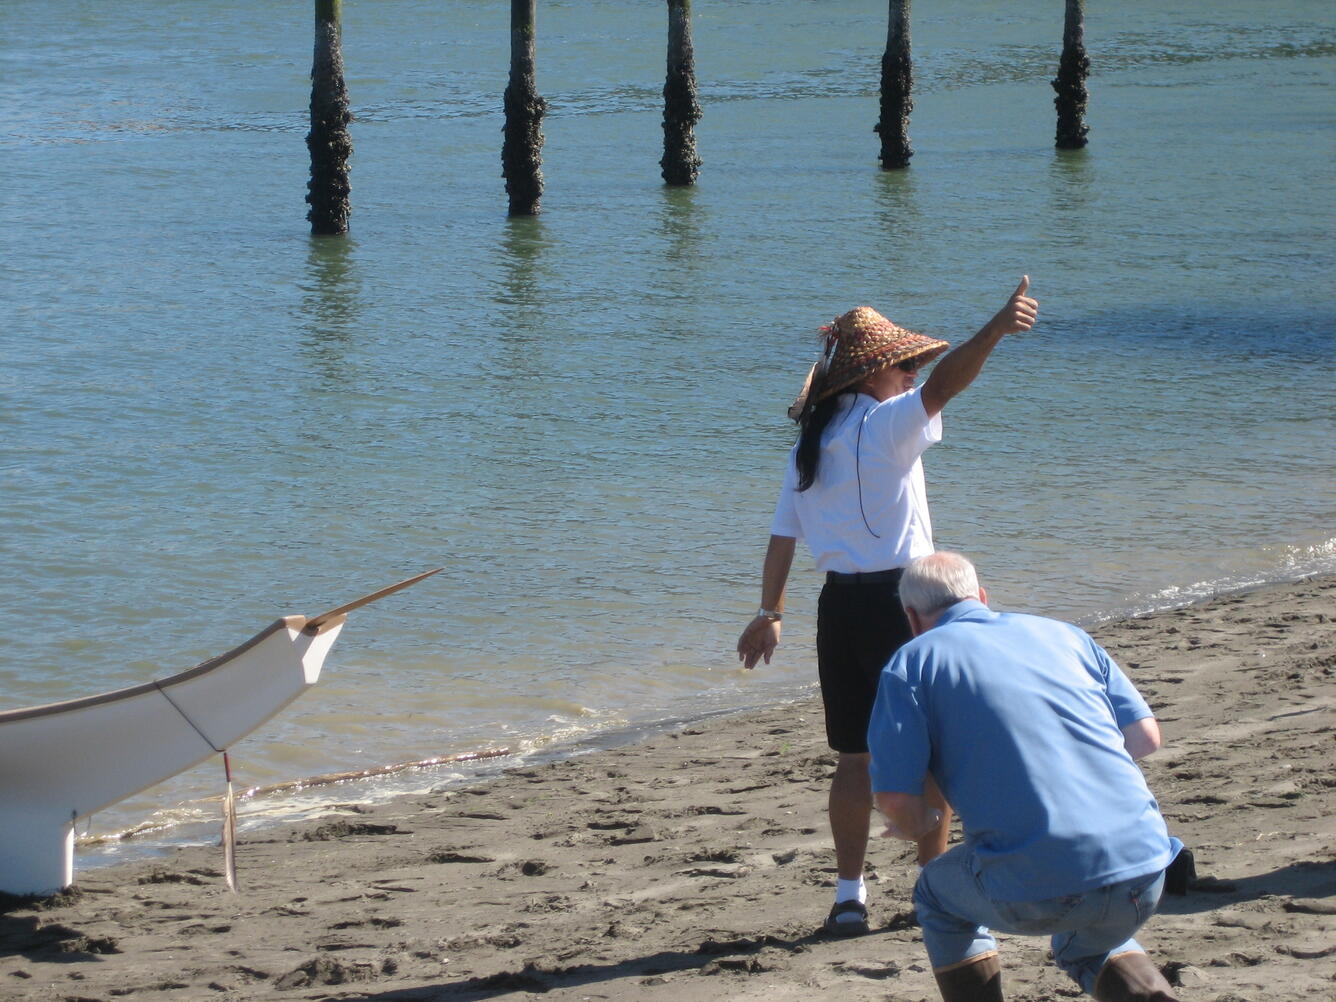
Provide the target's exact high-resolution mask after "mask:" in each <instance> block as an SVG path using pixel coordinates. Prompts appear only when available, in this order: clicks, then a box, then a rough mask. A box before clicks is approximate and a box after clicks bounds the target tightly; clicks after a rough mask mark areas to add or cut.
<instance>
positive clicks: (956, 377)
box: [920, 275, 1039, 417]
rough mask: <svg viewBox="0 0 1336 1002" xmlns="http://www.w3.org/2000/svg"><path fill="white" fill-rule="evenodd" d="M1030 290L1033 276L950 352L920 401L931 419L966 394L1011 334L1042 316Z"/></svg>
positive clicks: (932, 376) (1026, 277) (929, 381)
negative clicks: (953, 399) (1004, 339)
mask: <svg viewBox="0 0 1336 1002" xmlns="http://www.w3.org/2000/svg"><path fill="white" fill-rule="evenodd" d="M1029 290H1030V276H1029V275H1025V276H1024V277H1022V278H1021V284H1020V285H1018V286H1016V291H1015V292H1013V293H1012V294H1011V298H1010V299H1008V300H1007V305H1006V306H1004V307H1002V309H1000V310H998V311H997V314H996V315H995V316H994V317H993V319H991V320H989V321H988V323H986V324H984V325H983V327H981V328H980V329H979V333H977V334H975V335H974V337H972V338H970V339H969V340H968V341H966V342H965V343H964V344H962V345H961V346H960V347H958V348H956V349H954V350H952V351H951V352H949V353H948V354H947V355H946V356H945V357H943V358H942V360H941V361H940V362H938V363H937V367H936V368H935V369H933V370H932V373H931V374H930V375H929V376H928V379H927V381H926V382H925V383H924V384H923V392H922V393H921V395H920V399H921V400H922V401H923V409H924V410H925V411H927V412H928V417H934V416H936V415H937V414H940V413H941V411H942V408H943V407H945V406H946V404H947V401H949V400H950V399H951V398H952V397H954V396H956V395H957V394H958V393H960V392H961V391H963V390H964V389H965V388H966V387H967V386H969V385H970V383H972V382H974V379H975V377H976V376H978V375H979V373H980V372H982V371H983V363H984V362H985V361H987V359H988V356H989V355H991V354H992V353H993V349H994V348H996V347H997V343H998V342H999V341H1001V340H1002V339H1003V338H1004V337H1006V336H1007V335H1008V334H1016V333H1018V332H1020V331H1028V330H1029V329H1030V328H1031V327H1033V326H1034V322H1035V317H1036V316H1038V314H1039V301H1038V300H1037V299H1031V298H1030V297H1029V296H1027V295H1026V293H1027V292H1028V291H1029Z"/></svg>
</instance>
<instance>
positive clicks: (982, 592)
mask: <svg viewBox="0 0 1336 1002" xmlns="http://www.w3.org/2000/svg"><path fill="white" fill-rule="evenodd" d="M979 601H980V602H982V603H983V604H984V605H987V604H988V589H987V588H985V587H984V586H983V585H979Z"/></svg>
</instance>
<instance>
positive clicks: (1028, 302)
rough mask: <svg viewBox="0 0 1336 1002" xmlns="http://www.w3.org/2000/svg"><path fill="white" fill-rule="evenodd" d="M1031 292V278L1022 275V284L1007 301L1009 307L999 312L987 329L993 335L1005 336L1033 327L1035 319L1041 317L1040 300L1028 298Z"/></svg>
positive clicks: (989, 322)
mask: <svg viewBox="0 0 1336 1002" xmlns="http://www.w3.org/2000/svg"><path fill="white" fill-rule="evenodd" d="M1029 291H1030V276H1029V275H1022V276H1021V284H1020V285H1018V286H1016V291H1015V292H1013V293H1012V294H1011V298H1010V299H1008V300H1007V305H1006V306H1004V307H1002V309H1000V310H998V311H997V314H996V315H995V316H994V317H993V319H992V320H990V321H988V324H987V328H986V329H988V330H990V331H991V332H992V333H993V334H996V335H999V336H1005V335H1007V334H1019V333H1020V332H1021V331H1028V330H1029V329H1030V328H1031V327H1033V326H1034V322H1035V318H1036V317H1037V316H1039V300H1037V299H1031V298H1030V297H1029V296H1027V295H1026V293H1027V292H1029Z"/></svg>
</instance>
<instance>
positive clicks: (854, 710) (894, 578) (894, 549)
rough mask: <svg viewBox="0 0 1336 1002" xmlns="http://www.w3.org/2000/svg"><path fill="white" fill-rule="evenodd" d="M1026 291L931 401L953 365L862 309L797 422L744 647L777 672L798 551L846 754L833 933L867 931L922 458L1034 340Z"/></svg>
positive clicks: (837, 797)
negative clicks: (809, 567)
mask: <svg viewBox="0 0 1336 1002" xmlns="http://www.w3.org/2000/svg"><path fill="white" fill-rule="evenodd" d="M1029 287H1030V280H1029V277H1028V276H1027V277H1025V278H1022V279H1021V283H1020V285H1019V286H1017V288H1016V291H1015V292H1014V293H1013V294H1012V296H1011V298H1010V299H1009V300H1008V301H1007V304H1006V305H1005V306H1004V307H1003V308H1002V309H1001V310H999V311H998V313H997V315H996V316H994V317H993V318H992V319H991V320H989V321H988V323H986V324H984V326H983V327H982V328H981V329H980V330H979V332H978V333H977V334H975V335H974V336H973V337H972V338H970V339H969V340H968V341H966V342H965V343H964V344H963V345H961V346H960V347H958V348H956V349H955V350H954V351H952V352H950V353H949V354H948V355H946V356H945V357H944V358H943V359H942V360H941V362H939V363H938V365H937V367H936V368H935V369H933V371H932V373H931V375H929V376H928V378H927V380H926V381H925V382H924V383H923V386H922V388H921V389H920V388H917V387H916V386H915V381H916V376H917V374H918V371H919V369H921V368H922V367H923V366H925V365H926V364H928V363H929V362H931V361H932V360H933V359H935V358H937V357H938V356H939V355H941V354H942V352H944V351H946V349H947V348H948V347H949V345H948V344H947V343H946V342H945V341H938V340H936V339H935V338H930V337H927V336H925V335H923V334H917V333H915V332H914V331H910V330H906V329H905V328H903V327H899V326H897V325H895V324H893V323H891V321H889V320H887V319H886V318H885V317H883V316H882V315H881V314H880V313H878V312H877V311H876V310H874V309H871V308H870V307H867V306H860V307H858V308H857V309H854V310H850V311H849V312H848V313H846V314H844V315H843V316H841V317H838V318H836V320H835V321H834V322H833V323H832V324H830V325H829V326H827V327H823V328H822V329H821V334H822V336H823V338H824V339H825V351H824V353H823V355H822V358H821V360H820V361H819V362H817V364H816V365H814V366H813V367H812V371H811V373H809V375H808V377H807V384H806V385H805V386H804V387H803V392H802V393H801V394H799V396H798V399H797V400H796V401H795V402H794V404H793V406H792V407H791V408H789V416H790V417H792V418H793V419H794V420H795V421H797V422H798V425H799V428H800V431H799V434H798V441H797V443H796V444H795V445H794V447H793V451H792V452H791V453H790V456H789V462H788V468H787V472H786V473H785V476H784V486H783V488H782V490H781V491H780V497H779V503H778V505H777V506H776V509H775V517H774V522H773V524H772V526H771V530H770V531H771V535H770V545H769V547H768V548H767V550H766V554H765V563H764V565H763V568H762V574H761V608H760V609H759V610H758V611H757V613H756V616H755V618H753V619H752V621H751V622H750V623H749V624H748V625H747V628H746V629H745V630H743V631H742V636H741V637H740V638H739V639H738V658H739V660H741V661H742V662H743V664H744V665H745V666H746V667H747V668H752V667H754V666H755V665H756V664H757V662H758V661H761V660H764V661H765V662H766V663H767V664H769V663H770V657H771V655H772V654H773V653H774V650H775V647H776V646H777V645H778V644H779V637H780V629H781V627H780V621H781V619H782V613H783V610H784V588H785V585H786V583H787V581H788V576H789V568H790V567H791V565H792V563H793V554H794V550H795V547H796V544H797V541H798V539H800V538H802V539H806V540H807V544H808V547H809V549H810V550H811V552H812V556H813V558H814V559H815V561H816V566H817V569H818V570H821V571H825V572H826V584H825V587H824V588H823V589H822V591H821V597H820V600H819V602H818V606H817V635H816V644H817V668H818V674H819V676H820V679H821V698H822V702H823V704H824V706H825V716H826V738H827V741H828V742H829V743H830V747H831V748H832V749H834V750H835V751H836V752H837V753H838V759H837V762H836V766H835V776H834V778H833V779H832V781H831V787H830V801H829V812H830V827H831V834H832V836H833V838H834V843H835V860H836V866H837V869H838V871H839V881H838V883H837V886H836V890H835V905H834V907H833V908H832V909H831V911H830V915H829V916H828V917H827V918H826V929H827V930H828V931H830V932H832V933H835V934H837V935H846V936H847V935H859V934H862V933H865V932H867V931H868V922H867V907H866V898H867V892H866V888H865V887H864V885H863V861H864V858H865V857H866V855H867V840H868V832H869V827H870V820H871V812H872V788H871V783H870V781H869V779H868V749H867V725H868V718H869V716H870V714H871V712H872V703H873V700H874V699H875V698H876V694H877V682H878V680H879V678H880V677H881V670H882V669H883V668H884V667H886V663H887V662H888V661H889V660H890V659H891V655H892V654H894V653H895V652H896V650H897V649H899V647H900V645H902V644H903V643H905V641H907V640H909V639H910V636H911V635H910V632H909V623H908V622H907V621H906V619H905V615H904V611H903V610H902V609H901V607H900V601H899V591H898V583H899V579H900V574H901V572H902V570H903V569H904V568H905V567H906V566H907V565H908V564H909V562H910V561H911V560H914V559H915V558H917V557H921V556H925V555H927V554H929V553H932V552H933V543H932V522H931V520H930V518H929V516H928V502H927V496H926V494H925V491H924V483H923V465H922V463H921V462H920V456H921V455H922V454H923V452H924V451H925V450H926V449H927V448H928V447H929V446H930V445H932V444H934V443H936V442H939V441H941V438H942V419H941V412H942V408H943V407H945V406H946V404H947V402H948V401H949V400H951V398H952V397H954V396H956V395H957V394H959V393H960V392H961V391H962V390H964V389H965V388H966V387H967V386H969V385H970V383H972V382H973V381H974V379H975V377H976V376H978V374H979V373H980V371H982V369H983V364H984V362H985V361H986V360H987V358H988V356H989V355H990V354H991V353H992V351H993V349H994V348H995V347H997V344H998V342H1000V341H1001V340H1002V338H1003V337H1005V336H1006V335H1008V334H1014V333H1017V332H1019V331H1027V330H1029V329H1030V328H1031V326H1032V325H1033V324H1034V321H1035V317H1036V315H1037V313H1038V309H1039V304H1038V302H1037V301H1036V300H1034V299H1031V298H1029V297H1028V296H1027V295H1026V293H1027V292H1028V291H1029ZM927 795H928V797H929V799H930V800H931V801H932V802H934V803H935V804H936V805H937V806H938V808H939V809H940V810H941V811H942V818H941V821H940V822H939V823H938V824H937V825H936V826H935V827H934V828H932V829H930V830H929V831H926V832H923V833H920V835H919V838H918V861H919V864H920V865H922V864H923V863H926V862H927V861H928V860H930V859H932V858H933V857H934V856H937V855H939V854H940V853H941V852H942V851H943V850H945V848H946V837H947V829H948V826H949V825H950V821H951V812H950V809H949V808H948V807H947V806H946V804H945V803H944V802H943V801H942V798H941V794H940V793H939V792H938V791H937V790H936V789H930V790H928V791H927Z"/></svg>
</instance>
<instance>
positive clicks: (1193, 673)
mask: <svg viewBox="0 0 1336 1002" xmlns="http://www.w3.org/2000/svg"><path fill="white" fill-rule="evenodd" d="M1094 632H1095V634H1096V636H1097V637H1098V638H1099V639H1100V640H1101V642H1103V643H1104V644H1105V646H1107V647H1108V648H1109V650H1110V651H1111V652H1112V653H1113V654H1114V656H1115V657H1116V658H1117V659H1118V660H1119V661H1120V662H1121V663H1122V665H1123V666H1124V668H1125V669H1127V671H1128V674H1129V675H1130V676H1131V677H1132V678H1133V680H1134V681H1135V682H1136V683H1137V685H1138V686H1139V688H1140V689H1141V691H1142V692H1143V694H1144V695H1145V696H1146V698H1147V699H1148V700H1149V701H1150V703H1151V706H1152V707H1153V708H1154V709H1155V710H1156V714H1157V716H1158V717H1159V719H1160V722H1161V725H1162V727H1163V730H1164V734H1165V747H1164V749H1163V750H1161V751H1160V752H1159V753H1158V754H1156V755H1154V756H1152V757H1151V758H1150V759H1148V760H1146V762H1145V765H1146V770H1147V773H1148V775H1149V778H1150V783H1151V787H1152V789H1153V790H1154V791H1155V793H1156V796H1157V797H1158V798H1159V800H1160V803H1161V806H1162V808H1163V810H1164V813H1165V816H1166V817H1167V818H1168V820H1169V823H1170V826H1171V829H1172V830H1173V832H1174V833H1175V834H1177V835H1178V836H1179V837H1180V838H1181V839H1183V841H1184V842H1185V843H1186V844H1187V845H1188V846H1189V847H1190V848H1191V849H1192V850H1193V851H1194V853H1195V856H1196V866H1197V879H1196V880H1195V881H1194V882H1193V884H1192V886H1191V887H1190V889H1189V891H1188V893H1187V894H1186V895H1183V896H1180V897H1169V896H1167V897H1166V898H1165V901H1164V904H1163V905H1162V907H1161V911H1160V914H1159V915H1157V916H1156V917H1155V918H1153V919H1152V920H1151V921H1150V923H1148V925H1147V926H1146V928H1145V929H1144V930H1143V932H1142V934H1141V936H1140V937H1139V938H1140V939H1141V940H1142V942H1143V943H1144V944H1145V945H1146V946H1147V947H1148V948H1149V949H1150V950H1151V952H1152V956H1153V957H1154V958H1155V959H1156V961H1157V962H1158V963H1160V964H1161V965H1162V966H1163V967H1164V969H1165V971H1166V973H1167V974H1168V976H1169V978H1170V980H1171V981H1172V982H1174V983H1175V984H1177V985H1179V986H1180V988H1179V994H1180V996H1181V997H1182V998H1183V999H1184V1000H1185V1002H1187V1000H1192V1002H1197V1000H1210V1002H1282V1000H1285V1002H1292V1000H1296V999H1313V1000H1318V999H1321V1000H1330V999H1332V998H1336V796H1334V790H1336V713H1334V712H1333V711H1334V709H1336V578H1312V579H1307V580H1305V581H1301V582H1298V583H1296V584H1292V585H1284V586H1276V587H1269V588H1265V589H1261V590H1258V591H1253V592H1248V593H1243V594H1237V595H1228V596H1222V597H1218V598H1216V599H1213V600H1211V601H1209V602H1206V603H1204V604H1201V605H1196V606H1191V607H1188V608H1184V609H1179V610H1175V611H1172V612H1167V613H1161V614H1156V615H1152V616H1147V617H1140V618H1134V619H1129V620H1123V621H1119V622H1114V623H1109V624H1105V625H1104V626H1102V627H1100V628H1098V629H1096V630H1095V631H1094ZM832 768H833V757H832V755H831V754H830V753H829V752H828V750H827V749H826V748H825V745H824V740H823V735H822V728H821V716H820V708H819V706H818V704H817V703H816V702H815V700H812V701H807V702H801V703H797V704H792V705H786V706H780V707H774V708H771V709H768V710H764V711H761V712H755V713H749V714H740V715H734V716H728V717H722V718H716V719H713V720H709V721H707V722H704V723H701V724H699V725H695V726H688V727H685V728H683V729H681V730H678V731H675V732H673V733H667V734H662V735H658V736H656V737H653V738H652V739H649V740H646V741H643V742H641V743H639V744H636V745H632V746H628V747H624V748H618V749H615V750H611V751H603V752H597V753H592V754H588V755H583V756H579V757H577V758H574V759H569V760H566V761H561V762H556V763H553V764H549V765H543V766H538V767H532V768H520V769H515V770H513V771H510V772H507V773H505V774H504V775H502V776H500V777H499V778H496V779H493V780H491V781H488V782H487V783H485V784H484V785H480V786H477V787H473V788H468V789H457V788H456V789H451V790H448V791H443V792H441V793H440V794H437V795H428V796H418V797H411V798H405V799H402V800H399V801H396V802H393V803H391V804H387V805H382V806H377V807H374V808H367V807H363V806H360V805H357V804H348V805H346V807H344V808H343V809H341V810H340V811H339V812H338V813H337V814H336V815H335V816H331V817H327V818H323V819H320V820H319V821H315V822H310V823H307V824H304V825H300V826H291V827H286V828H276V829H270V830H267V831H265V832H263V833H261V834H260V835H258V836H256V837H253V838H247V839H243V841H242V842H241V844H240V846H239V849H238V860H239V870H240V879H241V882H242V893H240V894H239V895H234V894H231V893H230V892H228V891H227V889H226V887H225V885H224V882H223V879H222V875H221V862H222V856H221V851H220V850H218V849H216V848H208V847H203V848H189V849H182V850H180V851H178V852H176V853H175V854H174V855H173V856H171V857H170V858H169V859H167V860H163V861H156V862H151V863H133V864H125V865H122V866H115V867H109V868H105V869H100V870H95V871H91V872H87V873H81V874H78V875H77V880H76V887H75V890H74V891H73V892H71V893H69V894H67V895H63V896H61V897H58V898H56V899H53V900H52V901H51V902H49V903H47V904H46V905H44V906H42V907H32V906H30V905H19V906H15V905H14V903H12V902H11V903H10V905H9V907H8V910H7V911H6V912H5V913H3V914H0V999H15V1000H18V999H25V1000H26V999H41V1000H68V1002H76V1000H77V1002H84V1000H99V1002H111V1000H113V999H119V998H127V997H133V998H134V999H136V1000H137V1002H168V1000H172V1002H185V1000H191V1002H196V1000H202V999H218V1000H243V999H244V1000H278V999H284V1000H316V999H349V1000H351V999H365V1000H373V999H374V1000H381V1002H390V1000H404V1002H407V1000H423V1002H425V1000H436V999H439V1000H455V999H460V1000H465V999H469V1000H472V999H507V1000H518V999H530V998H534V999H536V998H539V997H541V998H543V999H547V1000H553V1002H557V1000H562V1002H567V1000H569V1002H575V1000H584V999H604V1000H614V1002H628V1000H642V999H643V1000H651V1002H652V1000H655V999H662V1000H671V1002H707V1000H708V1002H718V1000H721V999H749V1000H750V999H755V1000H762V999H764V1000H768V1002H786V1000H799V999H801V1000H809V999H814V998H840V999H845V1000H878V1002H910V1000H922V999H931V1000H935V999H936V998H937V993H936V990H935V987H934V985H933V982H932V976H931V973H930V971H929V970H928V968H927V965H926V962H925V957H924V954H923V949H922V943H921V940H920V937H919V934H918V930H917V928H916V927H915V925H914V922H913V918H912V913H911V909H910V905H909V894H910V889H911V886H912V883H913V880H914V876H915V868H914V866H913V865H912V861H911V859H910V853H909V850H908V848H907V847H906V846H905V844H904V843H900V842H892V841H889V840H874V844H873V846H872V851H871V853H870V858H869V865H868V882H869V891H870V898H869V908H870V910H871V918H872V923H873V926H874V931H873V933H872V934H871V935H869V936H865V937H861V938H857V939H843V940H841V939H831V938H828V937H826V936H824V935H823V934H822V933H821V932H820V924H821V921H822V919H823V918H824V916H825V913H826V911H827V909H828V908H829V905H830V902H831V900H833V898H832V894H833V890H832V888H833V882H834V866H833V858H832V854H831V851H830V849H829V844H828V843H829V838H828V834H827V830H826V823H825V797H826V789H827V783H828V778H829V775H830V773H831V770H832ZM350 789H351V788H350ZM1002 941H1003V959H1004V965H1005V966H1004V985H1005V989H1006V993H1007V998H1008V999H1012V1000H1031V1002H1038V1000H1050V999H1065V998H1078V997H1080V995H1081V993H1080V992H1079V990H1078V989H1077V988H1076V986H1075V985H1074V984H1073V983H1071V982H1070V981H1068V980H1067V979H1066V978H1065V976H1063V975H1062V974H1061V973H1060V972H1058V971H1057V970H1056V969H1055V968H1053V967H1052V965H1051V964H1050V963H1049V962H1048V960H1047V958H1046V953H1047V949H1046V943H1045V942H1044V941H1043V940H1040V939H1027V938H1024V937H1002Z"/></svg>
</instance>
